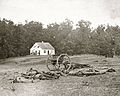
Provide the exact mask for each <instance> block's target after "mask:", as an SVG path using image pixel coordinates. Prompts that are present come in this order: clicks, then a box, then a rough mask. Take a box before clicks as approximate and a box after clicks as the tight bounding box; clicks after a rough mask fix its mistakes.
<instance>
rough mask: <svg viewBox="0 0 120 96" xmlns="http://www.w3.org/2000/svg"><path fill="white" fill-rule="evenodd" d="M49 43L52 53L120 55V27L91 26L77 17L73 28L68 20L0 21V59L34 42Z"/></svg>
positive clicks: (17, 53) (23, 50)
mask: <svg viewBox="0 0 120 96" xmlns="http://www.w3.org/2000/svg"><path fill="white" fill-rule="evenodd" d="M41 41H44V42H49V43H51V44H52V45H53V46H54V48H55V49H56V54H61V53H67V54H69V55H76V54H96V55H103V56H106V57H113V55H120V27H119V26H118V25H116V26H111V25H103V24H101V25H99V26H98V27H97V28H95V29H93V28H91V22H89V21H85V20H80V21H78V23H77V24H76V28H73V22H72V21H71V20H69V19H65V21H63V22H61V23H59V24H58V23H51V24H48V25H47V27H46V28H44V27H43V24H42V23H41V22H35V21H30V22H27V21H26V23H25V24H14V22H13V21H11V20H7V19H2V20H0V58H8V57H16V56H25V55H29V50H30V48H31V47H32V45H33V44H34V43H35V42H41Z"/></svg>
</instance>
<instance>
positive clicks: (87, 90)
mask: <svg viewBox="0 0 120 96" xmlns="http://www.w3.org/2000/svg"><path fill="white" fill-rule="evenodd" d="M70 58H71V61H72V62H76V63H82V64H90V65H92V66H93V67H94V68H101V67H110V68H111V67H112V68H114V69H115V70H116V72H113V73H106V74H103V75H95V76H88V77H86V76H83V77H77V76H66V77H63V76H61V77H60V78H59V79H56V80H40V81H36V82H34V83H30V82H28V83H14V84H11V83H10V80H9V79H10V78H12V77H13V76H15V73H16V74H17V72H19V73H21V72H26V71H27V70H28V69H30V68H31V67H32V68H34V69H37V70H38V71H48V69H47V67H46V62H45V60H46V59H47V57H44V56H26V57H16V58H8V59H1V60H0V96H120V58H119V57H114V58H105V57H102V56H101V57H100V56H96V55H76V56H71V57H70ZM13 89H15V90H13Z"/></svg>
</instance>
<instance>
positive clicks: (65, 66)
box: [56, 54, 71, 72]
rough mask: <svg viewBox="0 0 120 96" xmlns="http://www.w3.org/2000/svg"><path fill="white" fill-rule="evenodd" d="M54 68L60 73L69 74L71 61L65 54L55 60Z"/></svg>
mask: <svg viewBox="0 0 120 96" xmlns="http://www.w3.org/2000/svg"><path fill="white" fill-rule="evenodd" d="M56 66H57V68H58V69H59V70H60V71H63V72H69V70H70V68H71V60H70V57H69V56H68V55H67V54H61V55H60V56H59V57H58V58H57V62H56Z"/></svg>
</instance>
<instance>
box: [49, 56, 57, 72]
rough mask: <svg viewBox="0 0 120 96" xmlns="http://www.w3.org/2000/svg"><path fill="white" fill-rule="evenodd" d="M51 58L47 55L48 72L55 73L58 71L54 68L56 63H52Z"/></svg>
mask: <svg viewBox="0 0 120 96" xmlns="http://www.w3.org/2000/svg"><path fill="white" fill-rule="evenodd" d="M52 60H53V56H52V55H49V57H48V59H47V68H48V70H50V71H56V70H58V67H57V66H56V62H53V61H52Z"/></svg>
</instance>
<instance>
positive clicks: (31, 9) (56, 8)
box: [0, 0, 120, 26]
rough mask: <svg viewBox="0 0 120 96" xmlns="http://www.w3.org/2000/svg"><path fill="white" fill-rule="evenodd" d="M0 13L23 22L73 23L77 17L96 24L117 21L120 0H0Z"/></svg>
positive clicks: (118, 18) (78, 19) (17, 21)
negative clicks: (66, 20) (68, 21)
mask: <svg viewBox="0 0 120 96" xmlns="http://www.w3.org/2000/svg"><path fill="white" fill-rule="evenodd" d="M0 17H1V18H6V19H10V20H12V21H14V22H15V23H19V22H21V23H24V22H25V20H28V21H31V20H33V21H39V22H42V23H43V24H45V25H46V24H49V23H54V22H58V23H59V22H62V21H64V20H65V19H66V18H68V19H70V20H72V21H73V22H74V23H77V21H80V20H81V19H84V20H88V21H91V22H92V26H97V25H98V24H107V23H109V24H111V25H113V24H117V25H120V0H0Z"/></svg>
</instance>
